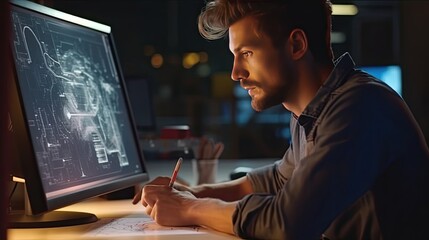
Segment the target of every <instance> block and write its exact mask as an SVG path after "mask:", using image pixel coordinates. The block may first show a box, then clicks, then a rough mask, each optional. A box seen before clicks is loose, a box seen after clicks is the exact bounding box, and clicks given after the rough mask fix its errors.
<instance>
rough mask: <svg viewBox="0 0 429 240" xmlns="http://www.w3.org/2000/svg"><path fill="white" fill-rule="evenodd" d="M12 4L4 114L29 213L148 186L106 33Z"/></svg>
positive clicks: (97, 26)
mask: <svg viewBox="0 0 429 240" xmlns="http://www.w3.org/2000/svg"><path fill="white" fill-rule="evenodd" d="M11 3H12V4H11V22H12V34H11V35H12V36H11V49H12V53H13V58H14V59H13V60H14V63H15V70H16V74H15V75H16V79H15V81H14V84H15V85H16V86H15V89H16V94H15V95H16V96H15V100H14V101H13V102H14V105H13V106H11V109H10V112H11V117H12V122H13V127H14V134H15V138H16V139H18V142H19V150H20V151H19V153H20V157H19V158H20V160H21V165H22V166H25V168H23V175H24V176H23V177H24V178H25V182H26V183H25V185H26V188H27V194H28V198H29V200H30V204H31V210H32V213H33V214H40V213H45V212H48V211H52V210H55V209H57V208H60V207H64V206H67V205H69V204H72V203H76V202H79V201H82V200H84V199H87V198H91V197H94V196H99V195H102V194H105V193H108V192H111V191H115V190H118V189H122V188H125V187H129V186H132V185H135V184H137V183H141V182H143V181H146V180H148V174H147V171H146V167H145V165H144V159H143V154H142V153H141V151H140V149H139V144H138V139H137V134H136V131H135V128H134V120H133V118H132V114H130V107H129V103H128V98H127V93H126V89H125V85H124V79H123V77H122V73H121V69H120V65H119V60H118V58H117V55H116V52H115V45H114V42H113V37H112V34H111V29H110V27H109V26H106V25H103V24H99V23H96V22H92V21H89V20H86V19H82V18H79V17H76V16H73V15H70V14H66V13H63V12H60V11H57V10H54V9H51V8H47V7H44V6H42V5H38V4H35V3H32V2H27V1H21V0H18V1H15V0H14V1H11ZM17 144H18V143H17Z"/></svg>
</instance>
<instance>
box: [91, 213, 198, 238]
mask: <svg viewBox="0 0 429 240" xmlns="http://www.w3.org/2000/svg"><path fill="white" fill-rule="evenodd" d="M200 229H201V228H200V227H165V226H161V225H159V224H157V223H155V221H153V220H152V219H151V218H144V217H143V218H142V217H128V218H127V217H124V218H102V219H100V220H98V221H97V222H95V223H93V226H91V227H90V229H89V231H88V232H87V233H86V235H87V236H94V237H95V236H97V237H98V236H142V235H189V234H202V233H203V232H200Z"/></svg>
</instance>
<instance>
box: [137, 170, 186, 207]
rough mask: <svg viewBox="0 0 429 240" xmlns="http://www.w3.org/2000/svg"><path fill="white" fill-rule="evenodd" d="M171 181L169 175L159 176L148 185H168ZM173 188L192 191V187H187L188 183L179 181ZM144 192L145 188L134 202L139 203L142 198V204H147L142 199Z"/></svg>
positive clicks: (139, 192)
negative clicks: (184, 183)
mask: <svg viewBox="0 0 429 240" xmlns="http://www.w3.org/2000/svg"><path fill="white" fill-rule="evenodd" d="M169 183H170V178H169V177H157V178H155V179H154V180H152V181H151V182H149V183H147V184H146V185H158V186H168V184H169ZM173 188H175V189H177V190H179V191H188V192H192V190H191V188H189V187H187V186H186V185H183V184H180V183H179V182H177V181H176V182H175V183H174V186H173ZM142 192H143V188H141V189H140V190H139V191H138V192H137V193H136V195H135V196H134V198H133V204H134V205H135V204H137V203H139V202H140V200H142V205H143V206H145V207H146V206H147V205H146V203H145V202H143V199H142Z"/></svg>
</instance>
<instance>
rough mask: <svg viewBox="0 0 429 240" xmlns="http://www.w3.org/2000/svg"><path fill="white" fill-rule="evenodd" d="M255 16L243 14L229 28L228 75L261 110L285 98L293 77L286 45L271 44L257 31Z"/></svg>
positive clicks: (253, 104)
mask: <svg viewBox="0 0 429 240" xmlns="http://www.w3.org/2000/svg"><path fill="white" fill-rule="evenodd" d="M257 27H258V24H257V20H256V19H255V18H253V17H246V18H243V19H241V20H239V21H237V22H236V23H234V24H233V25H231V26H230V28H229V48H230V50H231V52H232V53H233V55H234V66H233V69H232V74H231V77H232V79H233V80H236V81H240V85H241V86H242V87H243V88H244V89H246V90H247V91H248V93H249V95H250V97H251V98H252V108H253V109H255V110H256V111H262V110H264V109H266V108H269V107H272V106H274V105H277V104H281V103H283V102H286V101H287V98H288V95H289V92H290V91H291V89H292V87H293V83H294V79H295V77H294V76H295V75H296V74H295V70H294V68H293V61H292V60H291V58H290V56H289V54H288V52H287V51H286V48H287V45H286V43H285V44H284V45H281V46H280V47H275V46H273V44H272V42H271V40H270V38H269V37H268V36H266V35H265V34H264V33H261V32H260V31H257Z"/></svg>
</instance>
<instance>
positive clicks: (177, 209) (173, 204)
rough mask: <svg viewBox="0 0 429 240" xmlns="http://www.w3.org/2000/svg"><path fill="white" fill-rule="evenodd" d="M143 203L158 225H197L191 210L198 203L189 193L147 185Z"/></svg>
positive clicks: (143, 193) (163, 186) (144, 189)
mask: <svg viewBox="0 0 429 240" xmlns="http://www.w3.org/2000/svg"><path fill="white" fill-rule="evenodd" d="M141 201H142V203H143V205H144V206H145V211H146V213H147V214H148V215H150V216H151V217H152V218H153V219H154V220H155V222H156V223H158V224H160V225H164V226H189V225H195V224H196V223H195V222H193V221H192V217H191V216H190V214H189V213H190V209H192V206H193V204H194V203H195V202H196V201H197V199H196V197H195V196H194V195H192V194H191V193H190V192H188V191H177V190H176V189H174V188H170V187H168V186H165V185H146V186H145V187H144V188H143V191H142V197H141Z"/></svg>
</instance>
